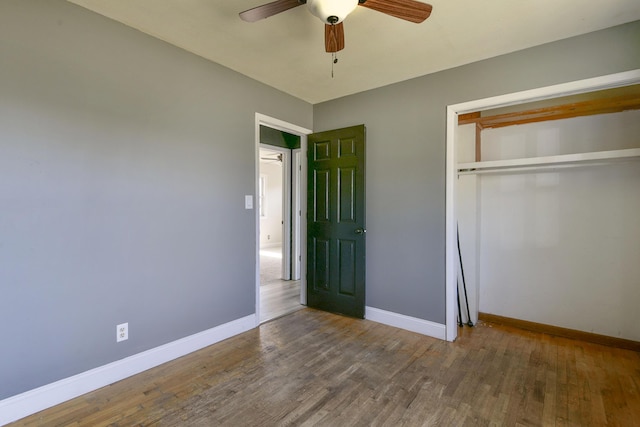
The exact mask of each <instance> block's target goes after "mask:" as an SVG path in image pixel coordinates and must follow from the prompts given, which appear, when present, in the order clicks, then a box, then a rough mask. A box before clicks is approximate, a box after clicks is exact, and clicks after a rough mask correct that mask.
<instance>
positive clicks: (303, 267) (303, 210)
mask: <svg viewBox="0 0 640 427" xmlns="http://www.w3.org/2000/svg"><path fill="white" fill-rule="evenodd" d="M260 126H267V127H270V128H273V129H277V130H280V131H283V132H287V133H290V134H293V135H298V136H299V137H300V152H301V153H306V152H307V135H309V134H310V133H312V131H311V129H307V128H303V127H301V126H298V125H294V124H292V123H288V122H285V121H283V120H280V119H276V118H273V117H269V116H266V115H264V114H260V113H256V116H255V130H254V135H255V149H254V151H255V161H254V177H255V180H254V182H255V184H254V194H256V195H257V194H258V177H259V176H260V173H259V171H260ZM300 158H301V159H304V156H300ZM300 167H301V173H300V180H299V181H300V182H299V185H300V188H299V200H300V201H302V200H306V199H307V162H305V161H303V160H301V161H300ZM254 198H255V197H254ZM254 211H255V212H254V213H255V233H254V234H255V289H256V308H255V310H256V326H258V325H259V324H260V212H259V210H258V209H255V210H254ZM306 218H307V206H306V203H300V215H299V224H298V227H296V226H295V224H294V233H295V230H297V231H298V232H299V236H297V238H296V237H295V236H294V238H293V240H294V241H299V242H300V244H299V249H300V248H305V247H306V243H307V233H305V232H304V230H306V229H307V219H306ZM283 243H284V242H283ZM300 255H301V262H300V304H303V305H306V304H307V281H306V271H307V260H306V251H303V250H300Z"/></svg>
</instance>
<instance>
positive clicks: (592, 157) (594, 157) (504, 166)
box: [458, 148, 640, 175]
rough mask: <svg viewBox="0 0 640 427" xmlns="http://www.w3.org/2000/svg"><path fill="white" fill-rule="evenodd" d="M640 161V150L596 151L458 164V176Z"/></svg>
mask: <svg viewBox="0 0 640 427" xmlns="http://www.w3.org/2000/svg"><path fill="white" fill-rule="evenodd" d="M639 159H640V148H628V149H625V150H611V151H595V152H589V153H577V154H561V155H557V156H545V157H530V158H523V159H509V160H489V161H484V162H471V163H458V174H459V175H468V174H477V173H487V172H502V171H516V170H530V169H538V168H544V167H565V166H581V165H590V164H605V163H614V162H620V161H629V160H639Z"/></svg>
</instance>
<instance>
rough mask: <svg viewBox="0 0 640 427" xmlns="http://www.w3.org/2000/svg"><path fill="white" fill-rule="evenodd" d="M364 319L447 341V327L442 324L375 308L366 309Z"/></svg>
mask: <svg viewBox="0 0 640 427" xmlns="http://www.w3.org/2000/svg"><path fill="white" fill-rule="evenodd" d="M364 317H365V319H367V320H373V321H374V322H378V323H383V324H385V325H389V326H394V327H396V328H400V329H406V330H408V331H411V332H417V333H419V334H423V335H428V336H430V337H433V338H438V339H441V340H444V339H446V326H445V325H443V324H441V323H435V322H430V321H428V320H423V319H418V318H417V317H411V316H405V315H404V314H398V313H394V312H392V311H386V310H380V309H379V308H374V307H365V308H364Z"/></svg>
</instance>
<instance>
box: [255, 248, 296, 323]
mask: <svg viewBox="0 0 640 427" xmlns="http://www.w3.org/2000/svg"><path fill="white" fill-rule="evenodd" d="M301 308H304V306H303V305H301V304H300V281H299V280H282V248H281V247H279V246H278V247H269V248H264V249H260V322H261V323H263V322H266V321H268V320H273V319H275V318H278V317H281V316H284V315H285V314H289V313H293V312H294V311H296V310H300V309H301Z"/></svg>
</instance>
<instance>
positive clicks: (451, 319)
mask: <svg viewBox="0 0 640 427" xmlns="http://www.w3.org/2000/svg"><path fill="white" fill-rule="evenodd" d="M638 83H640V69H638V70H631V71H625V72H622V73H616V74H609V75H606V76H600V77H594V78H591V79H585V80H578V81H574V82H569V83H563V84H558V85H553V86H547V87H542V88H538V89H532V90H526V91H522V92H515V93H510V94H507V95H500V96H495V97H491V98H485V99H478V100H475V101H469V102H463V103H460V104H453V105H449V106H447V136H446V192H445V193H446V195H445V212H446V213H445V215H446V234H445V239H446V249H445V286H446V339H447V341H454V340H455V339H456V337H457V335H458V324H457V321H456V313H457V309H456V307H457V306H456V287H457V244H456V218H457V216H456V206H455V200H456V187H457V185H456V184H457V179H456V164H457V161H456V153H457V147H456V134H457V132H456V129H457V127H458V114H464V113H469V112H474V111H482V110H486V109H490V108H499V107H506V106H509V105H516V104H522V103H525V102H531V101H537V100H542V99H550V98H557V97H560V96H566V95H573V94H578V93H585V92H593V91H596V90H603V89H610V88H614V87H622V86H629V85H632V84H638Z"/></svg>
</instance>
